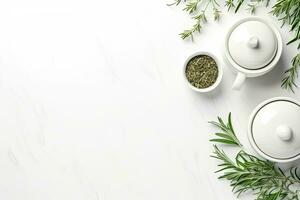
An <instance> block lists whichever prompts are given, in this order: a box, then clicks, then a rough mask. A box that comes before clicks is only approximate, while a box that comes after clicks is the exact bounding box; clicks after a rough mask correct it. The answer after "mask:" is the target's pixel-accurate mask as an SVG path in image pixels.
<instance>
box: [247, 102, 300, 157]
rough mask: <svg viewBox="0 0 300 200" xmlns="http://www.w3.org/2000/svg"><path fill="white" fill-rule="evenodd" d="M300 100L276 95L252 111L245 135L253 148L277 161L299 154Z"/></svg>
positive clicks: (263, 155) (299, 155)
mask: <svg viewBox="0 0 300 200" xmlns="http://www.w3.org/2000/svg"><path fill="white" fill-rule="evenodd" d="M299 120H300V103H299V102H297V101H296V100H294V99H291V98H287V97H276V98H272V99H269V100H266V101H264V102H262V103H261V104H259V105H258V106H257V107H256V108H255V109H254V111H253V112H252V114H251V116H250V120H249V125H248V138H249V141H250V144H251V146H252V147H253V148H254V149H255V151H256V152H257V153H258V154H259V155H261V156H262V157H264V158H265V159H268V160H271V161H273V162H278V163H286V162H291V161H295V160H297V159H299V158H300V121H299Z"/></svg>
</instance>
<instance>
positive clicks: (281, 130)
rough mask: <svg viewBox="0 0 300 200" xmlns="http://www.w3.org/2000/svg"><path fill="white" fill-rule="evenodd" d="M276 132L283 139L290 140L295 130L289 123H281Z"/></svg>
mask: <svg viewBox="0 0 300 200" xmlns="http://www.w3.org/2000/svg"><path fill="white" fill-rule="evenodd" d="M276 134H277V136H278V137H279V138H280V139H281V140H283V141H288V140H290V139H291V138H292V136H293V131H292V129H291V128H290V127H288V126H287V125H280V126H278V127H277V129H276Z"/></svg>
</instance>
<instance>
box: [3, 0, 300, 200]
mask: <svg viewBox="0 0 300 200" xmlns="http://www.w3.org/2000/svg"><path fill="white" fill-rule="evenodd" d="M166 3H167V1H161V0H155V1H138V0H129V1H122V0H115V1H109V0H107V1H104V0H85V1H83V0H72V1H71V0H51V1H50V0H43V1H41V0H27V1H23V0H10V1H1V4H0V27H1V31H0V110H1V112H0V166H1V170H0V177H1V178H0V199H1V200H21V199H22V200H200V199H201V200H204V199H205V200H229V199H235V197H234V196H233V194H232V193H231V190H230V187H229V186H228V183H227V182H222V181H218V180H217V179H216V175H215V174H214V173H213V171H214V170H215V169H216V164H217V162H216V161H215V160H213V159H211V158H210V157H209V154H210V153H211V151H212V146H211V144H210V143H209V142H208V140H209V138H210V137H211V133H212V131H213V127H211V126H210V125H208V124H207V121H208V120H212V119H215V117H216V116H217V115H220V116H226V115H227V113H228V112H229V111H231V112H232V113H233V118H234V122H235V127H236V130H237V132H238V136H239V137H240V138H241V141H242V142H243V143H244V144H245V145H246V146H249V145H248V141H247V138H246V126H247V118H248V115H249V113H250V112H251V110H252V109H253V108H254V107H255V106H256V105H257V104H258V103H259V102H261V101H262V100H265V99H267V98H270V97H274V96H280V95H283V96H293V97H294V98H296V99H299V97H300V95H299V94H300V91H298V92H297V93H296V94H295V95H293V94H291V93H288V92H285V91H283V90H282V89H281V88H280V80H281V78H282V72H283V70H284V69H285V68H287V67H288V65H289V60H290V59H291V58H292V56H293V55H294V54H295V52H296V48H295V46H294V45H291V46H289V47H286V46H285V47H284V55H283V58H282V61H281V62H280V64H279V66H278V67H277V68H276V69H275V70H274V71H272V72H271V73H270V74H268V75H266V76H264V77H262V78H256V79H251V80H247V82H246V84H245V87H243V89H242V90H241V91H240V92H236V91H232V90H231V83H232V82H233V79H234V74H233V73H232V72H231V70H230V68H229V67H228V66H226V64H225V63H224V62H222V65H223V67H224V79H223V81H222V83H221V87H220V88H219V89H218V90H217V91H216V92H214V93H212V94H209V95H200V94H197V93H194V92H192V91H191V90H190V89H189V88H187V87H186V86H185V85H184V84H183V79H182V74H181V72H182V71H181V70H182V68H181V67H182V66H181V65H182V63H183V61H184V59H185V58H186V57H187V56H188V55H189V54H191V53H193V52H195V51H198V50H210V51H212V52H213V53H215V54H216V55H217V56H219V57H220V58H221V57H222V53H223V52H222V48H223V37H224V35H225V32H226V30H227V28H229V25H230V24H231V23H232V22H233V21H234V20H236V19H238V17H241V16H246V15H248V14H246V13H242V14H238V15H232V14H227V13H226V12H225V13H226V14H225V13H224V15H223V16H222V20H221V21H220V22H219V23H209V24H207V25H206V26H205V28H204V29H203V32H202V34H201V36H200V37H196V39H195V42H194V43H192V42H183V41H182V40H181V39H180V38H179V37H178V35H177V34H178V33H179V32H180V31H182V30H183V29H184V28H185V27H187V26H188V25H189V24H190V19H189V17H188V16H187V15H186V14H184V13H183V12H181V9H180V8H175V7H167V6H166ZM267 11H268V10H266V9H261V10H260V11H259V13H260V15H261V16H265V15H267ZM274 22H276V21H275V20H274ZM277 25H278V26H279V23H277ZM281 33H282V35H283V36H284V41H287V40H288V37H287V36H289V33H288V30H287V29H281ZM246 198H247V197H246Z"/></svg>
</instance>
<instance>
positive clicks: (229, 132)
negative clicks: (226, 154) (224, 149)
mask: <svg viewBox="0 0 300 200" xmlns="http://www.w3.org/2000/svg"><path fill="white" fill-rule="evenodd" d="M209 123H210V124H213V125H215V126H217V127H218V128H219V129H220V130H221V131H222V132H221V133H215V136H217V138H214V139H211V140H210V141H211V142H219V143H223V144H231V145H237V146H240V147H242V144H241V143H240V141H239V140H238V138H237V137H236V135H235V132H234V129H233V125H232V121H231V113H229V115H228V120H227V124H225V123H224V121H223V120H222V119H221V118H220V117H218V121H217V122H216V121H211V122H209Z"/></svg>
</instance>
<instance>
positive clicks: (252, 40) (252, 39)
mask: <svg viewBox="0 0 300 200" xmlns="http://www.w3.org/2000/svg"><path fill="white" fill-rule="evenodd" d="M248 46H249V47H250V48H251V49H256V48H258V46H259V40H258V38H257V37H256V36H252V37H250V38H249V40H248Z"/></svg>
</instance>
